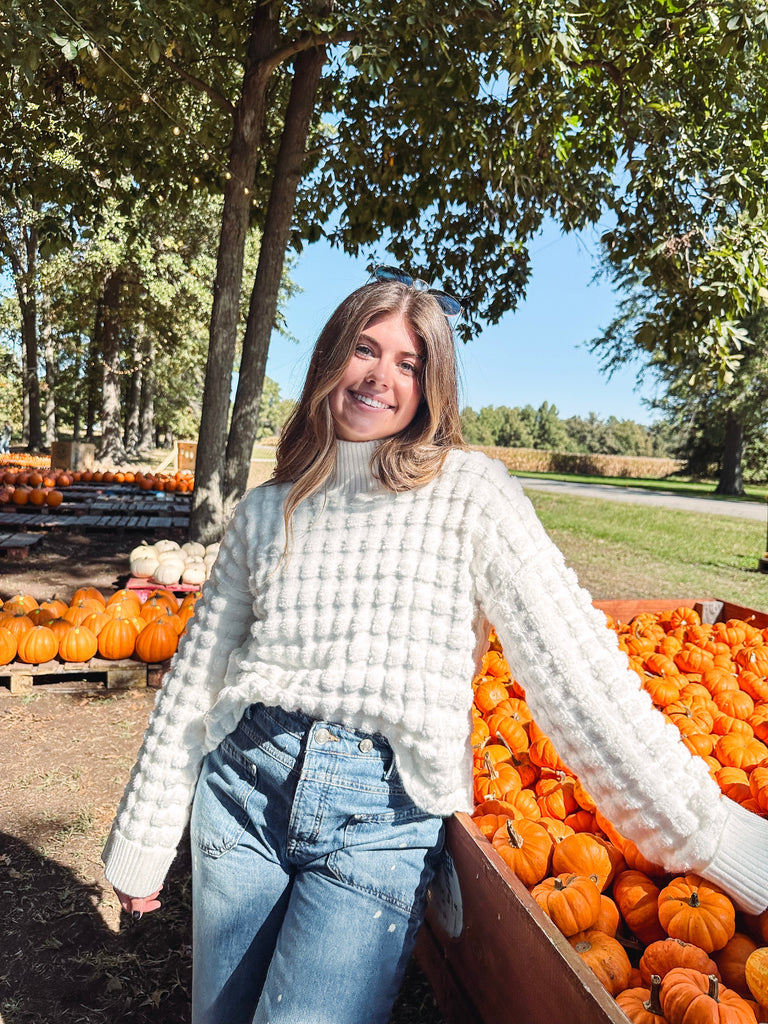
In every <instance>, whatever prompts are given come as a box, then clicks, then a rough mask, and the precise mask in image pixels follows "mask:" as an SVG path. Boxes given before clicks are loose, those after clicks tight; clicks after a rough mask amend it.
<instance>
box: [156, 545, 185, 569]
mask: <svg viewBox="0 0 768 1024" xmlns="http://www.w3.org/2000/svg"><path fill="white" fill-rule="evenodd" d="M157 560H158V562H179V563H180V564H181V566H182V568H183V567H184V566H185V565H186V564H187V560H186V558H185V557H184V555H183V554H182V553H181V551H180V550H179V549H178V548H177V549H176V550H175V551H173V550H171V551H160V552H158V554H157Z"/></svg>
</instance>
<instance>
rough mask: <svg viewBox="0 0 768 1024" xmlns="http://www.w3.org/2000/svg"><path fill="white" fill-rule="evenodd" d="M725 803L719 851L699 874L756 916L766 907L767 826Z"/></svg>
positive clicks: (767, 902) (767, 891) (752, 816)
mask: <svg viewBox="0 0 768 1024" xmlns="http://www.w3.org/2000/svg"><path fill="white" fill-rule="evenodd" d="M724 799H725V798H724ZM727 803H728V804H729V805H730V806H729V807H728V811H727V816H726V821H725V827H724V829H723V838H722V840H721V842H720V848H719V849H718V851H717V853H716V855H715V857H714V860H713V861H712V862H711V863H710V864H709V865H708V866H707V867H706V869H704V870H703V871H702V872H701V874H702V875H704V877H705V878H707V879H708V881H710V882H714V883H715V884H716V885H720V886H722V887H723V889H725V890H726V892H728V893H729V894H730V895H731V896H732V897H733V899H735V900H736V902H737V903H738V904H739V906H740V907H741V908H742V909H743V910H747V911H749V913H752V914H759V913H761V912H762V911H763V910H765V908H766V906H768V857H766V851H768V822H766V821H764V820H763V819H762V818H760V817H759V816H758V815H757V814H753V813H752V812H751V811H746V810H744V808H743V807H740V806H739V805H738V804H737V803H735V802H734V801H732V800H728V801H727Z"/></svg>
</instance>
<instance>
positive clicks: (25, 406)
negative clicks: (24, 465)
mask: <svg viewBox="0 0 768 1024" xmlns="http://www.w3.org/2000/svg"><path fill="white" fill-rule="evenodd" d="M28 444H29V393H28V391H27V349H26V346H25V345H24V337H23V334H22V340H21V445H22V447H23V448H26V447H27V445H28Z"/></svg>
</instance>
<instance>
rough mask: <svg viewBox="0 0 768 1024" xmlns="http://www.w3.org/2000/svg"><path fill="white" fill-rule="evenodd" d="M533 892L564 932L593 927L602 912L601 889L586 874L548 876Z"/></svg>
mask: <svg viewBox="0 0 768 1024" xmlns="http://www.w3.org/2000/svg"><path fill="white" fill-rule="evenodd" d="M531 895H532V896H533V898H534V899H535V900H536V902H537V903H538V904H539V906H540V907H541V909H542V910H543V911H544V913H545V914H546V915H547V917H548V918H550V920H551V921H552V922H553V924H555V925H557V927H558V928H559V930H560V931H561V932H562V933H563V935H565V936H570V935H575V934H576V933H577V932H583V931H585V930H587V929H588V928H591V927H592V926H593V925H594V923H595V921H596V920H597V918H598V916H599V914H600V909H601V907H600V890H599V889H598V888H597V886H596V885H595V883H594V881H593V880H592V879H591V878H588V877H587V876H586V875H574V874H570V873H568V874H562V875H556V876H552V877H550V878H545V879H544V880H543V881H541V882H540V883H539V884H538V885H535V886H534V887H533V889H531Z"/></svg>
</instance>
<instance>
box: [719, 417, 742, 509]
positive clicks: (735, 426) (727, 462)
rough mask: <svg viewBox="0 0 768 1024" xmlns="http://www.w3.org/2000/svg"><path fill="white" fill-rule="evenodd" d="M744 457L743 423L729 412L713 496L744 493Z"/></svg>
mask: <svg viewBox="0 0 768 1024" xmlns="http://www.w3.org/2000/svg"><path fill="white" fill-rule="evenodd" d="M743 455H744V423H743V421H742V418H741V416H739V415H738V414H737V413H734V412H729V413H728V414H727V416H726V421H725V441H724V443H723V455H722V459H721V462H720V479H719V480H718V483H717V487H716V488H715V494H734V495H740V494H743V493H744V482H743V480H742V478H741V460H742V457H743Z"/></svg>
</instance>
